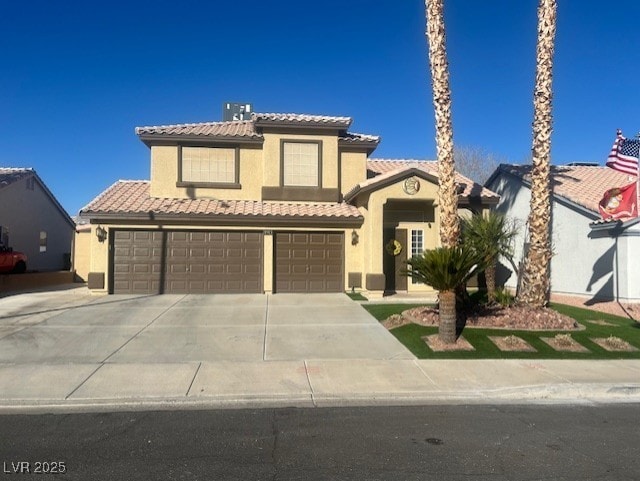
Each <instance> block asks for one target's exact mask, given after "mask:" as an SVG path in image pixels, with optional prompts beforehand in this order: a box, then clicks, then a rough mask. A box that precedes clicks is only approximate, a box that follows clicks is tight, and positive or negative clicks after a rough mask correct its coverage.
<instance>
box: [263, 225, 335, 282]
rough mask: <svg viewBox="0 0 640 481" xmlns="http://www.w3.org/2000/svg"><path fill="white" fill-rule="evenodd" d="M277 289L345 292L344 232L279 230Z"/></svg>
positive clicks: (276, 254)
mask: <svg viewBox="0 0 640 481" xmlns="http://www.w3.org/2000/svg"><path fill="white" fill-rule="evenodd" d="M275 243H276V248H275V257H276V258H275V271H276V275H275V281H276V285H275V291H276V292H343V291H344V267H343V266H344V234H343V233H342V232H277V233H276V235H275Z"/></svg>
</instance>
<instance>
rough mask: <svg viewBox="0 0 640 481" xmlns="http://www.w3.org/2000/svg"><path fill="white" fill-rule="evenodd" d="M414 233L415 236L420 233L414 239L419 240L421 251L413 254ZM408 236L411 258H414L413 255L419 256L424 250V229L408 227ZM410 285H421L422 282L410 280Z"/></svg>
mask: <svg viewBox="0 0 640 481" xmlns="http://www.w3.org/2000/svg"><path fill="white" fill-rule="evenodd" d="M414 232H415V233H416V234H417V233H418V232H419V233H420V235H419V236H416V237H419V238H420V247H421V249H420V252H418V253H414V248H413V233H414ZM408 234H409V236H408V237H409V244H410V247H411V257H413V256H415V255H420V254H422V253H423V252H424V250H425V249H424V229H423V228H414V227H410V228H409V232H408ZM411 284H412V285H416V284H422V282H419V281H416V280H415V279H414V278H411Z"/></svg>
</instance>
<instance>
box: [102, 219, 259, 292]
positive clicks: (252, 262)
mask: <svg viewBox="0 0 640 481" xmlns="http://www.w3.org/2000/svg"><path fill="white" fill-rule="evenodd" d="M262 251H263V243H262V233H261V232H213V231H211V232H209V231H143V230H117V231H115V233H114V236H113V288H112V292H114V293H115V294H157V293H218V292H227V293H238V292H262V290H263V288H262V277H263V276H262V263H263V260H262Z"/></svg>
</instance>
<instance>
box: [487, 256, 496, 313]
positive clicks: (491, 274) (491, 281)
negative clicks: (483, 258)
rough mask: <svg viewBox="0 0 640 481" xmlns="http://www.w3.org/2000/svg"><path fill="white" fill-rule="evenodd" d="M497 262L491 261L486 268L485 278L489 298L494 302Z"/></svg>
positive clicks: (490, 301)
mask: <svg viewBox="0 0 640 481" xmlns="http://www.w3.org/2000/svg"><path fill="white" fill-rule="evenodd" d="M496 264H497V263H496V262H495V261H494V262H491V263H489V265H488V266H487V267H486V269H485V270H484V280H485V282H486V283H487V300H488V301H489V303H492V302H493V301H495V300H496Z"/></svg>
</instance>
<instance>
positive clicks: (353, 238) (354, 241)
mask: <svg viewBox="0 0 640 481" xmlns="http://www.w3.org/2000/svg"><path fill="white" fill-rule="evenodd" d="M358 242H360V236H359V235H358V233H357V232H356V231H355V229H354V230H353V231H352V232H351V245H352V246H357V245H358Z"/></svg>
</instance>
